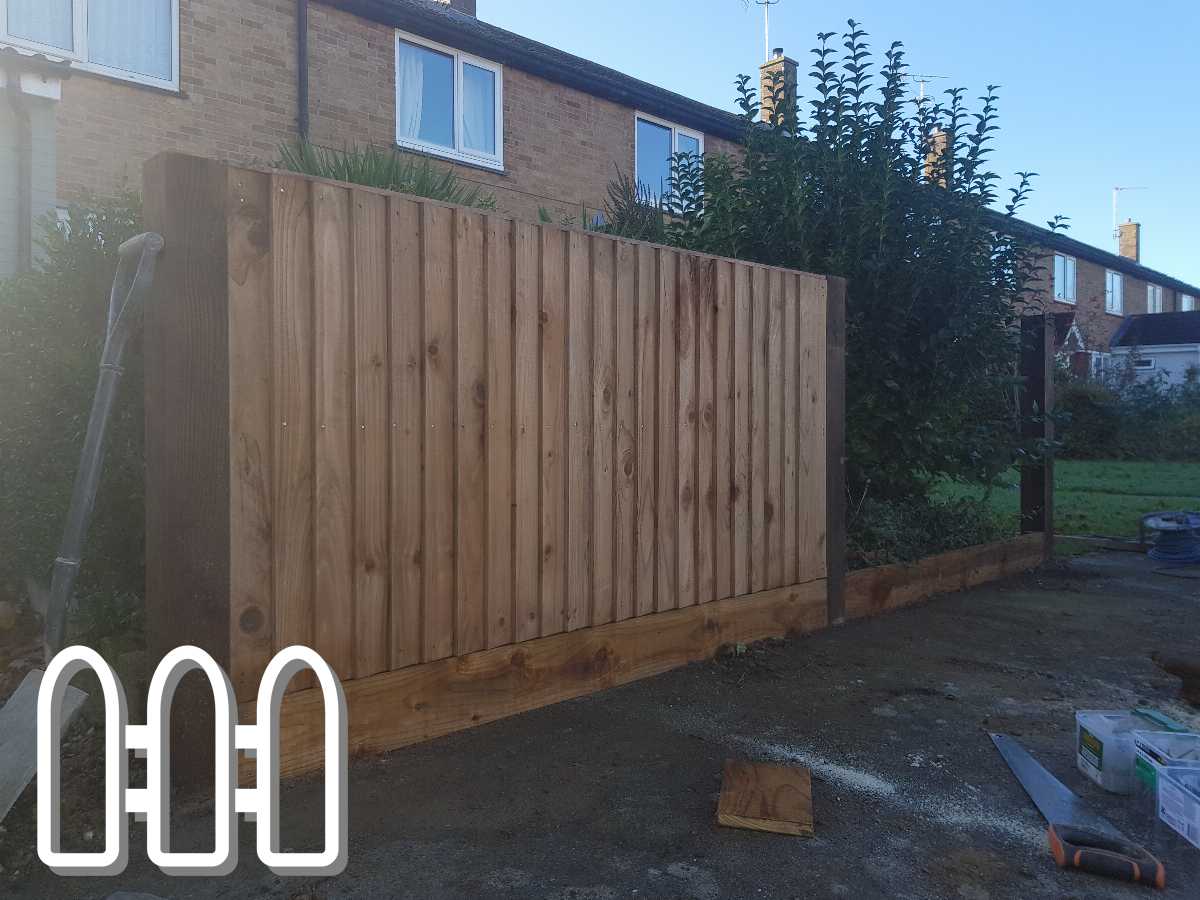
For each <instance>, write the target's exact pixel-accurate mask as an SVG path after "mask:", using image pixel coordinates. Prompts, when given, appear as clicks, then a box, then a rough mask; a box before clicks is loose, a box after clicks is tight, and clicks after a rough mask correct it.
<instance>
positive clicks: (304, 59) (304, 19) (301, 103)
mask: <svg viewBox="0 0 1200 900" xmlns="http://www.w3.org/2000/svg"><path fill="white" fill-rule="evenodd" d="M296 107H297V108H296V130H297V131H299V132H300V140H302V141H307V140H308V0H296Z"/></svg>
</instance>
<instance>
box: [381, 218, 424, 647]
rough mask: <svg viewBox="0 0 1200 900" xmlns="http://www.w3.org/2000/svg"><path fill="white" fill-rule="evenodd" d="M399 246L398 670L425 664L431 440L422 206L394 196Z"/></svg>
mask: <svg viewBox="0 0 1200 900" xmlns="http://www.w3.org/2000/svg"><path fill="white" fill-rule="evenodd" d="M388 205H389V214H390V216H391V226H390V231H389V242H390V244H391V251H390V254H391V255H390V258H389V260H388V264H389V267H390V270H391V276H390V278H389V291H390V303H389V310H388V312H389V316H390V322H389V333H390V338H391V340H390V345H391V348H390V349H391V365H392V378H391V381H392V392H391V425H392V450H391V459H390V461H389V462H390V466H391V520H392V527H391V543H392V547H391V550H392V555H391V570H392V579H391V597H390V602H389V607H390V612H391V629H390V632H391V653H392V668H393V669H401V668H404V667H405V666H411V665H414V664H416V663H419V662H423V661H424V660H425V656H424V654H423V623H422V618H421V616H422V609H423V606H424V604H423V597H424V593H425V585H424V577H423V572H424V554H423V550H422V548H423V547H424V503H423V499H422V498H423V495H424V490H423V481H424V473H423V468H422V463H423V460H424V456H423V449H422V448H423V446H424V436H425V423H424V419H423V411H424V381H423V373H424V371H425V345H424V340H423V338H424V329H423V324H422V321H423V318H424V308H423V305H424V266H423V265H422V262H421V260H422V252H423V251H422V247H423V241H422V239H421V228H422V225H421V223H422V207H421V205H420V204H418V203H417V202H415V201H413V200H406V199H403V198H400V197H391V198H389V203H388Z"/></svg>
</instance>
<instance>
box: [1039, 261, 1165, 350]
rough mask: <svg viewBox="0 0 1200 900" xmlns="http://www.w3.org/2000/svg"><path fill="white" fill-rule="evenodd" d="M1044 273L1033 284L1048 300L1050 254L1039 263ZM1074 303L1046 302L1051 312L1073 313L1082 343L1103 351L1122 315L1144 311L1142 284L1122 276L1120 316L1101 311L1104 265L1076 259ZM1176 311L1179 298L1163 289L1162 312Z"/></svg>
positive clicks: (1103, 296) (1049, 296) (1131, 314)
mask: <svg viewBox="0 0 1200 900" xmlns="http://www.w3.org/2000/svg"><path fill="white" fill-rule="evenodd" d="M1042 265H1043V266H1044V271H1045V274H1044V275H1043V277H1042V278H1040V279H1039V280H1038V281H1037V283H1036V290H1037V293H1038V295H1039V296H1040V297H1042V298H1043V299H1045V300H1047V301H1049V300H1050V298H1052V297H1053V284H1052V281H1053V272H1054V256H1053V255H1052V254H1051V255H1050V256H1047V257H1046V258H1045V260H1044V261H1043V263H1042ZM1075 266H1076V278H1077V279H1078V280H1077V285H1076V301H1075V303H1074V304H1070V303H1059V302H1057V301H1053V302H1050V306H1051V309H1052V311H1053V312H1074V313H1075V324H1076V325H1078V326H1079V333H1080V335H1081V336H1082V338H1083V340H1084V343H1085V344H1086V345H1087V347H1088V348H1089V349H1091V350H1107V349H1108V344H1109V341H1110V340H1111V339H1112V336H1113V335H1114V334H1115V333H1116V331H1117V329H1118V328H1120V327H1121V322H1122V321H1124V319H1125V317H1126V316H1136V315H1141V314H1142V313H1145V312H1146V311H1147V310H1146V286H1147V285H1146V282H1145V281H1143V280H1142V279H1140V278H1134V277H1133V276H1131V275H1125V276H1124V278H1125V287H1124V292H1123V297H1124V304H1123V315H1120V316H1117V315H1113V314H1111V313H1109V312H1108V311H1107V310H1106V309H1105V305H1104V303H1105V293H1104V288H1105V273H1106V272H1107V271H1108V270H1107V269H1106V268H1105V267H1104V266H1101V265H1098V264H1096V263H1094V262H1089V261H1088V260H1086V259H1076V261H1075ZM1179 309H1180V301H1179V295H1178V293H1177V292H1176V291H1174V290H1172V289H1171V288H1168V287H1164V288H1163V307H1162V311H1163V312H1175V311H1177V310H1179Z"/></svg>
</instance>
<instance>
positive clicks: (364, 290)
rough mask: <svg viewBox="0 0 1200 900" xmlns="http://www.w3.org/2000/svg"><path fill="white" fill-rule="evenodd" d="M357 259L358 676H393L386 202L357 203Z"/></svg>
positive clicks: (370, 198) (377, 198) (368, 198)
mask: <svg viewBox="0 0 1200 900" xmlns="http://www.w3.org/2000/svg"><path fill="white" fill-rule="evenodd" d="M351 212H352V215H353V230H352V232H351V237H352V238H353V243H352V250H353V256H354V323H353V332H354V412H355V417H354V421H353V423H352V425H353V437H354V598H355V601H354V662H355V666H354V671H355V673H356V674H355V677H357V678H365V677H366V676H368V675H374V674H376V673H378V672H386V671H388V670H389V669H390V668H391V655H392V654H391V629H390V625H389V601H388V581H389V579H390V564H389V550H390V540H389V535H388V478H389V472H388V457H389V432H390V430H391V429H390V427H389V426H390V422H389V418H388V413H389V410H388V372H389V371H390V363H389V358H388V256H389V254H390V253H391V246H390V244H389V241H388V208H387V198H386V197H384V196H383V195H381V194H375V193H369V192H367V191H355V192H354V193H353V195H352V207H351Z"/></svg>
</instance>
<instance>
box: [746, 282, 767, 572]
mask: <svg viewBox="0 0 1200 900" xmlns="http://www.w3.org/2000/svg"><path fill="white" fill-rule="evenodd" d="M750 278H751V290H750V294H751V317H750V318H751V329H752V333H751V347H750V373H751V384H750V396H751V401H750V407H751V420H750V587H751V590H752V591H754V592H755V593H757V592H758V591H761V590H765V589H766V588H767V587H768V585H769V583H770V575H769V571H768V567H767V562H768V559H769V555H768V550H767V542H768V537H767V532H768V525H767V520H768V515H767V502H768V500H769V497H770V494H769V492H768V490H767V481H768V465H769V462H768V451H769V448H770V431H769V428H770V423H769V421H768V418H769V416H770V409H769V407H768V400H769V398H770V387H769V385H768V384H767V372H768V370H769V368H770V355H769V347H768V340H769V336H770V321H771V295H770V291H769V280H768V278H767V270H766V269H761V268H756V269H754V271H753V272H752V273H751V276H750Z"/></svg>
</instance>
